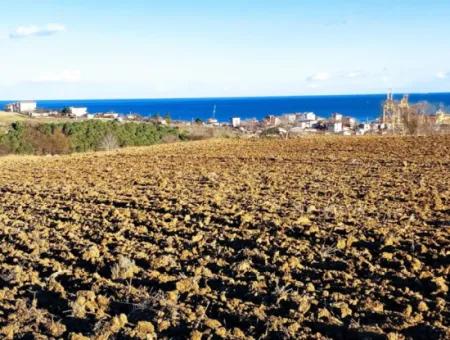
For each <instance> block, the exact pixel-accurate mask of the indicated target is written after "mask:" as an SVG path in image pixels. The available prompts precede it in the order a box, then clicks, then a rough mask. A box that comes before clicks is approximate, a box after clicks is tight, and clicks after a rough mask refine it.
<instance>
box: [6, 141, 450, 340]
mask: <svg viewBox="0 0 450 340" xmlns="http://www.w3.org/2000/svg"><path fill="white" fill-rule="evenodd" d="M0 240H1V247H0V263H1V264H0V337H2V338H27V337H30V338H32V337H39V336H40V338H42V337H45V336H47V337H53V338H60V337H63V338H72V339H85V337H92V338H97V339H107V338H108V337H109V338H135V339H153V338H156V337H158V338H186V337H191V338H193V339H202V338H203V339H207V338H211V337H212V338H228V339H240V338H242V339H244V338H246V339H248V338H251V337H253V338H255V339H256V338H296V339H299V338H305V339H311V338H316V339H322V338H333V339H346V338H352V339H358V338H360V339H363V338H364V339H391V340H393V339H403V338H407V339H409V338H413V339H445V338H448V337H449V329H450V328H449V327H450V326H449V320H450V313H449V307H448V297H449V292H448V285H449V273H450V137H445V136H440V137H426V138H425V137H424V138H399V137H392V138H391V137H362V138H357V137H350V138H339V137H321V138H305V139H299V140H288V141H285V140H283V141H281V140H256V141H252V140H247V141H242V140H219V141H201V142H192V143H184V144H183V143H178V144H169V145H161V146H155V147H148V148H140V149H130V150H124V151H119V152H114V153H97V154H86V155H75V156H60V157H25V158H22V157H6V158H3V159H0Z"/></svg>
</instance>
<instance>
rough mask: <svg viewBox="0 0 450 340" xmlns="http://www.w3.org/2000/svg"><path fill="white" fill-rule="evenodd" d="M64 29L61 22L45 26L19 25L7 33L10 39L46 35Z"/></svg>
mask: <svg viewBox="0 0 450 340" xmlns="http://www.w3.org/2000/svg"><path fill="white" fill-rule="evenodd" d="M65 30H66V27H65V26H64V25H61V24H47V25H45V26H36V25H29V26H19V27H17V28H16V30H15V31H14V32H12V33H11V34H10V35H9V37H10V38H11V39H20V38H27V37H39V36H48V35H53V34H56V33H59V32H64V31H65Z"/></svg>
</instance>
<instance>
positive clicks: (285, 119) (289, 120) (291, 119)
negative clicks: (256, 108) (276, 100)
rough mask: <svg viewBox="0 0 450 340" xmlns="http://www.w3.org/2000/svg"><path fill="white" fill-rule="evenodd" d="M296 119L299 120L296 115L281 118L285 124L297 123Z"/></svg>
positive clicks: (289, 114)
mask: <svg viewBox="0 0 450 340" xmlns="http://www.w3.org/2000/svg"><path fill="white" fill-rule="evenodd" d="M296 118H297V116H296V114H295V113H287V114H284V115H282V116H281V117H280V119H281V122H282V123H285V124H292V123H295V120H296Z"/></svg>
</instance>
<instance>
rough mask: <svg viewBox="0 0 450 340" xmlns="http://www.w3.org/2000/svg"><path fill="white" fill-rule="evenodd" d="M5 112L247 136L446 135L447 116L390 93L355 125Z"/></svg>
mask: <svg viewBox="0 0 450 340" xmlns="http://www.w3.org/2000/svg"><path fill="white" fill-rule="evenodd" d="M5 111H7V112H13V113H17V114H20V115H23V116H28V117H31V118H42V119H43V120H44V119H45V118H54V119H58V118H62V119H79V120H84V119H97V120H116V121H118V122H130V121H140V122H145V121H148V122H154V123H158V124H162V125H177V126H183V125H185V126H190V125H202V126H205V127H210V128H214V127H225V128H232V129H234V130H236V131H239V132H240V133H242V134H246V135H249V136H259V135H266V136H271V135H275V136H286V137H288V136H295V135H304V134H318V133H321V134H324V133H325V134H340V135H346V136H350V135H365V134H389V133H392V134H417V133H419V134H420V133H430V132H449V131H450V113H449V112H446V111H445V110H444V109H442V108H439V109H437V110H434V111H432V110H430V106H429V105H428V104H427V103H410V102H409V97H408V96H407V95H404V96H403V98H402V99H401V100H399V101H397V100H394V96H393V94H392V92H389V93H388V94H387V97H386V100H385V101H384V103H383V106H382V112H381V113H380V116H379V118H378V119H376V120H373V121H366V122H358V121H357V120H356V119H355V118H353V117H350V116H347V115H345V114H343V113H338V112H334V113H332V114H331V116H330V117H328V118H325V117H320V116H318V115H317V114H316V113H314V112H293V113H285V114H282V115H272V114H268V115H267V116H266V117H265V118H264V119H262V120H257V119H241V117H233V118H231V120H230V121H229V122H226V123H224V122H219V121H218V119H216V118H215V108H214V112H213V114H212V117H211V118H209V119H207V120H206V121H202V120H200V119H195V120H192V121H190V122H188V121H171V119H170V117H169V116H166V117H161V116H159V115H157V116H152V117H142V116H141V115H139V114H133V113H130V114H126V115H123V114H118V113H115V112H106V113H97V114H92V113H89V112H88V109H87V108H86V107H65V108H61V109H60V110H47V109H44V108H39V107H38V106H37V102H36V101H32V100H27V101H19V102H15V103H10V104H7V105H6V106H5Z"/></svg>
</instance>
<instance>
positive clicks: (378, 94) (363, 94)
mask: <svg viewBox="0 0 450 340" xmlns="http://www.w3.org/2000/svg"><path fill="white" fill-rule="evenodd" d="M386 94H387V92H385V93H379V92H376V93H353V94H350V93H341V94H303V95H250V96H211V97H128V98H127V97H111V98H52V99H49V98H46V99H45V98H44V99H42V98H41V99H29V98H28V99H0V102H17V101H24V100H33V101H83V100H98V101H100V100H209V99H258V98H302V97H360V96H384V95H386ZM393 94H394V95H396V94H397V95H401V94H403V95H405V94H407V95H426V94H450V91H449V92H428V91H427V92H425V91H424V92H407V91H403V92H393Z"/></svg>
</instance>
